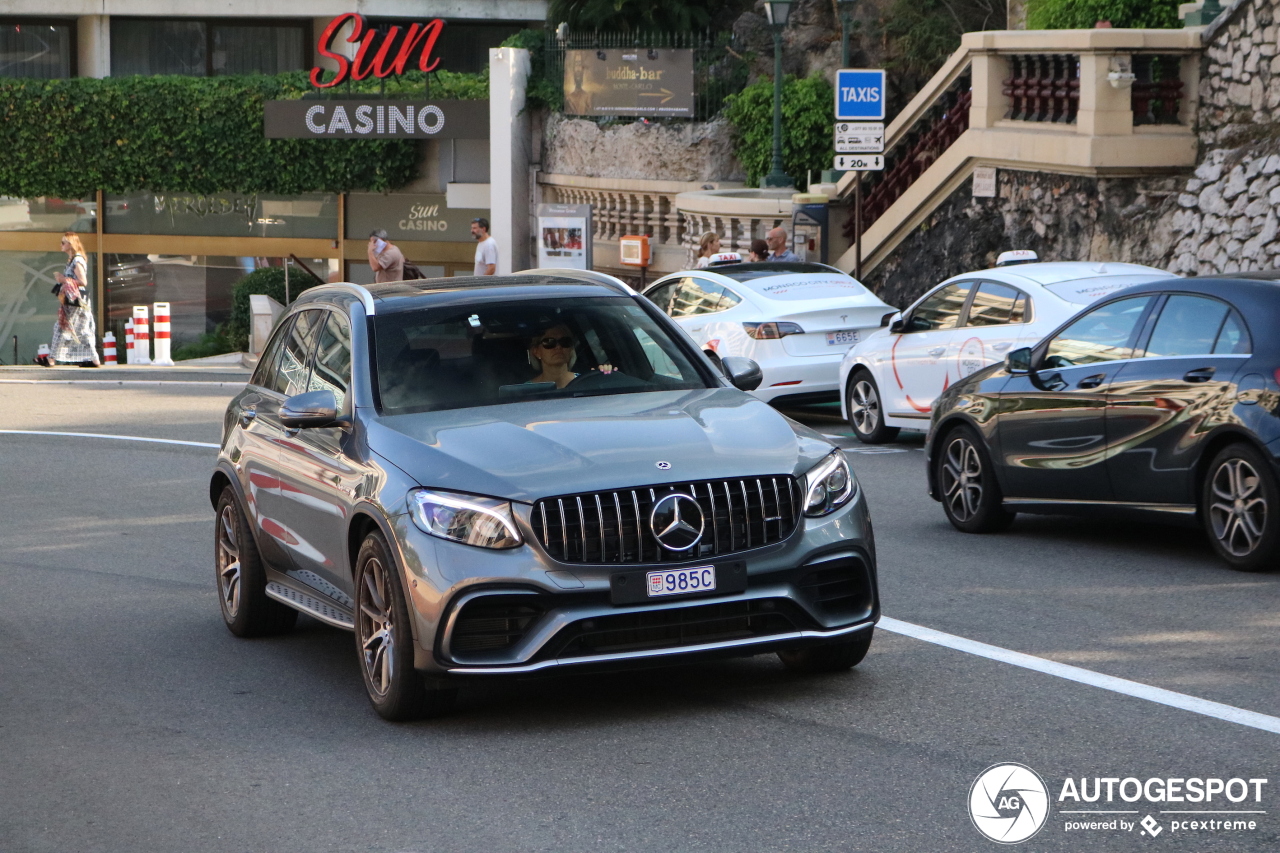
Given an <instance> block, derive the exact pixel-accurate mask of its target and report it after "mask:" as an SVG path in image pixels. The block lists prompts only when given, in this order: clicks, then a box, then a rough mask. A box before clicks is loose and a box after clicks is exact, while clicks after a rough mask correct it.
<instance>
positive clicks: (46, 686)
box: [0, 385, 1280, 853]
mask: <svg viewBox="0 0 1280 853" xmlns="http://www.w3.org/2000/svg"><path fill="white" fill-rule="evenodd" d="M231 393H233V392H232V390H231V389H225V388H216V389H215V388H192V387H165V388H144V387H119V388H103V389H95V388H91V387H85V386H47V385H45V386H22V385H0V429H8V430H37V431H48V430H57V431H69V432H95V433H112V434H121V435H136V436H150V437H161V438H172V439H179V440H188V441H200V442H216V441H217V440H218V427H217V418H218V416H219V414H220V412H221V410H222V408H223V406H224V405H225V401H226V400H227V398H228V397H229V396H230V394H231ZM804 419H805V420H806V421H807V422H809V423H811V424H813V425H814V426H817V427H818V428H819V429H822V430H823V431H826V432H831V433H847V429H844V428H842V426H841V424H839V423H838V422H837V421H835V420H832V419H829V418H827V417H825V416H824V415H823V414H821V413H820V412H819V413H815V412H808V413H806V414H805V415H804ZM842 443H843V444H844V445H845V446H847V447H849V448H851V449H852V450H855V451H857V450H860V448H859V447H858V446H857V445H856V443H854V442H852V441H843V442H842ZM919 448H920V441H919V438H918V437H915V438H914V439H913V438H912V437H910V436H907V438H906V439H905V440H904V441H903V442H901V443H900V444H897V445H893V446H890V447H888V448H884V449H882V450H881V451H880V452H876V453H864V452H856V453H854V454H853V455H852V457H851V458H852V459H853V462H854V465H855V469H856V471H857V473H858V476H859V477H860V479H861V481H862V484H863V487H864V489H865V492H866V496H867V499H868V500H869V501H870V503H871V508H872V514H873V517H874V519H875V523H876V532H877V542H878V546H879V552H880V579H881V584H882V599H883V606H884V612H885V614H886V615H887V616H891V617H894V618H896V619H899V620H904V621H906V622H910V623H915V624H918V625H924V626H927V627H930V628H934V629H937V630H940V631H945V632H949V633H952V634H955V635H959V636H962V637H967V638H970V639H973V640H979V641H982V642H985V643H990V644H994V645H996V646H1001V647H1004V648H1007V649H1012V650H1016V651H1020V652H1025V653H1028V654H1031V655H1035V656H1038V657H1040V658H1044V659H1047V660H1052V661H1059V662H1064V663H1070V664H1074V665H1076V666H1081V667H1085V668H1087V669H1090V670H1094V671H1097V672H1101V673H1106V674H1110V675H1114V676H1118V677H1121V678H1125V679H1131V680H1133V681H1136V682H1141V683H1143V684H1148V685H1153V686H1156V687H1163V688H1167V689H1170V690H1174V691H1178V692H1180V693H1185V694H1190V695H1193V696H1198V697H1202V698H1205V699H1210V700H1214V701H1217V702H1221V703H1226V704H1228V705H1232V706H1237V707H1240V708H1244V709H1248V710H1251V711H1257V712H1261V713H1263V714H1274V713H1277V708H1278V707H1280V703H1277V698H1278V696H1280V687H1278V686H1277V685H1278V684H1280V679H1277V674H1278V670H1280V664H1278V663H1277V661H1280V656H1278V655H1277V646H1278V645H1280V642H1278V641H1277V639H1276V637H1277V630H1276V629H1277V628H1280V606H1278V605H1280V574H1261V575H1244V574H1238V573H1235V572H1233V571H1231V570H1229V569H1227V568H1225V567H1224V566H1223V565H1221V564H1219V563H1218V562H1217V561H1216V560H1215V559H1214V558H1213V556H1212V554H1211V553H1210V550H1209V548H1208V546H1207V545H1206V544H1205V543H1204V542H1203V541H1202V540H1201V538H1200V536H1199V535H1198V533H1197V532H1196V531H1194V530H1182V529H1179V528H1170V527H1158V526H1139V525H1133V524H1127V523H1125V524H1121V523H1114V524H1100V523H1097V522H1083V521H1074V520H1070V519H1062V518H1025V517H1024V518H1020V519H1019V520H1018V521H1017V522H1016V523H1015V524H1014V526H1013V528H1012V529H1011V530H1010V531H1009V532H1008V533H1004V534H1000V535H996V536H985V537H983V536H966V535H963V534H960V533H957V532H955V531H954V530H952V529H951V528H950V526H949V525H947V523H946V521H945V520H944V518H943V516H942V512H941V510H940V508H939V507H938V506H937V505H936V504H935V503H933V502H932V501H930V500H929V499H928V497H927V496H926V495H925V494H924V491H923V470H922V468H923V459H922V457H923V454H922V453H921V452H920V449H919ZM212 458H213V452H212V451H210V450H208V449H203V448H198V447H181V446H172V445H161V444H142V443H133V442H118V441H110V440H106V439H87V438H67V437H57V436H50V435H14V434H0V543H3V547H2V548H0V602H2V603H3V607H0V851H4V853H10V851H21V853H26V851H33V853H34V851H41V852H43V851H49V853H66V851H83V853H94V851H104V853H116V851H121V853H123V852H124V851H129V853H147V852H148V851H156V852H157V853H161V852H162V851H163V853H176V852H177V851H181V853H186V851H192V852H193V853H194V851H295V850H296V851H303V850H305V851H387V853H407V851H421V853H426V851H455V850H456V851H473V850H474V851H497V852H498V853H501V852H502V851H521V853H523V851H615V850H616V851H684V850H690V851H693V850H697V851H704V850H705V851H735V853H736V852H737V851H799V852H800V853H805V851H903V852H904V853H915V851H952V850H955V851H971V850H972V851H982V850H994V849H998V845H995V844H993V843H991V842H989V841H987V840H985V839H984V838H983V837H982V836H981V835H980V834H979V833H978V832H977V830H976V829H975V828H974V826H973V824H972V823H971V821H970V818H969V814H968V810H967V801H968V795H969V789H970V786H971V784H972V783H973V781H974V779H975V777H976V776H977V775H978V774H979V773H981V772H982V771H983V770H984V769H985V768H987V767H988V766H990V765H992V764H995V763H998V762H1006V761H1014V762H1021V763H1023V764H1026V765H1028V766H1030V767H1032V768H1034V769H1035V770H1036V771H1038V772H1039V773H1040V775H1041V776H1043V777H1044V778H1045V779H1046V780H1047V782H1048V786H1049V788H1050V794H1051V798H1053V799H1055V800H1056V797H1057V793H1058V790H1059V788H1060V786H1061V784H1062V780H1063V779H1064V778H1065V777H1068V776H1071V777H1075V778H1076V779H1079V777H1081V776H1088V777H1090V778H1092V777H1095V776H1100V777H1120V778H1123V777H1130V776H1132V777H1136V778H1139V779H1146V778H1148V777H1222V778H1230V777H1242V778H1245V779H1249V778H1267V779H1269V784H1268V785H1267V786H1265V787H1264V788H1263V798H1262V803H1261V804H1253V803H1252V798H1250V799H1251V801H1250V803H1247V804H1238V805H1237V804H1231V803H1225V804H1223V805H1218V804H1217V803H1215V805H1216V806H1217V807H1218V808H1226V807H1230V808H1232V809H1241V808H1246V807H1248V808H1250V809H1252V810H1258V811H1266V812H1267V814H1264V815H1256V816H1251V817H1252V819H1254V820H1256V821H1257V829H1256V830H1254V831H1247V832H1237V833H1224V832H1207V833H1206V832H1179V831H1175V830H1173V829H1172V828H1168V827H1167V826H1166V828H1164V829H1162V832H1161V834H1160V835H1159V836H1158V837H1156V838H1150V837H1147V836H1142V835H1140V834H1139V832H1138V831H1137V829H1135V830H1134V831H1131V832H1121V831H1101V830H1100V831H1094V832H1068V831H1066V830H1065V829H1064V823H1065V821H1066V820H1069V819H1071V816H1065V815H1060V814H1058V812H1059V811H1060V809H1066V808H1070V807H1071V804H1067V805H1063V806H1061V807H1059V805H1058V804H1057V803H1056V802H1055V803H1054V804H1053V809H1052V812H1053V813H1052V815H1051V816H1050V817H1049V819H1048V822H1047V825H1046V826H1045V828H1044V830H1042V831H1041V832H1040V833H1039V834H1038V835H1036V836H1035V837H1034V838H1033V839H1032V840H1031V841H1029V842H1027V843H1026V844H1023V845H1020V847H1021V849H1025V850H1036V851H1040V850H1054V851H1085V850H1087V851H1092V850H1098V851H1114V850H1128V849H1134V850H1138V849H1143V848H1147V847H1150V848H1151V849H1156V848H1163V849H1172V850H1188V851H1191V850H1194V851H1200V850H1223V851H1241V850H1245V851H1253V850H1257V851H1271V850H1275V849H1278V848H1280V814H1277V810H1278V809H1280V794H1278V793H1277V788H1280V770H1277V766H1276V765H1277V756H1280V750H1277V745H1278V744H1280V735H1277V734H1273V733H1270V732H1267V731H1261V730H1259V729H1256V728H1250V727H1247V726H1243V725H1238V724H1235V723H1231V722H1226V721H1224V720H1221V719H1215V718H1213V717H1210V716H1205V715H1202V714H1197V713H1192V712H1189V711H1185V710H1180V709H1177V708H1172V707H1167V706H1165V705H1161V704H1157V703H1154V702H1151V701H1146V700H1143V699H1139V698H1134V697H1132V696H1126V695H1120V694H1118V693H1115V692H1111V691H1108V690H1103V689H1099V688H1097V687H1093V686H1088V685H1084V684H1079V683H1075V682H1072V681H1069V680H1065V679H1062V678H1058V677H1055V676H1053V675H1048V674H1044V673H1041V672H1034V671H1028V670H1026V669H1022V668H1018V667H1015V666H1010V665H1008V664H1005V663H1000V662H997V661H992V660H988V659H984V658H981V657H976V656H973V655H971V654H966V653H964V652H961V651H957V650H954V649H950V648H944V647H941V646H939V645H935V644H931V643H925V642H921V641H919V640H915V639H911V638H908V637H905V636H902V635H899V634H894V633H891V632H889V631H884V630H881V631H879V632H878V633H877V635H876V640H875V643H874V644H873V646H872V650H871V653H870V654H869V655H868V657H867V659H866V660H865V661H864V662H863V664H862V665H860V666H859V667H858V668H857V669H856V670H854V671H853V672H851V673H848V674H842V675H836V676H824V677H802V676H795V675H791V674H789V673H786V672H784V671H783V669H782V668H781V666H780V665H779V663H778V662H777V660H776V659H775V658H773V657H768V656H761V657H756V658H749V659H743V660H738V661H731V662H726V663H717V664H709V665H701V666H688V667H680V668H674V669H665V670H653V671H645V672H641V673H638V674H637V673H631V674H627V675H625V676H603V677H602V676H593V677H583V676H577V677H558V678H555V679H545V680H538V681H525V682H500V683H499V682H495V683H489V684H484V685H478V686H475V687H472V688H469V689H467V690H465V691H464V692H463V695H462V701H461V703H460V708H459V710H458V712H457V713H456V714H454V715H453V716H450V717H448V718H446V719H443V720H438V721H433V722H422V723H415V724H407V725H394V724H389V723H386V722H383V721H382V720H381V719H380V718H378V717H377V716H376V715H375V714H374V713H373V711H372V710H371V709H370V708H369V705H368V702H367V700H366V698H365V695H364V689H363V686H362V685H361V681H360V675H359V671H358V669H357V662H356V658H355V655H354V651H353V643H352V637H351V635H350V634H347V633H344V632H341V631H337V630H334V629H331V628H328V627H325V626H322V625H320V624H318V623H316V622H313V621H311V620H309V619H306V618H303V619H301V620H300V624H299V630H297V631H296V632H295V633H293V634H291V635H289V636H287V637H281V638H274V639H266V640H254V641H244V640H238V639H236V638H234V637H232V636H231V635H230V634H229V633H228V632H227V631H226V629H225V628H224V627H223V626H222V624H221V619H220V616H219V613H218V604H217V599H216V592H215V587H214V579H213V572H212V569H211V558H212V537H213V523H212V522H213V516H212V510H211V508H210V506H209V502H208V497H207V480H208V473H209V470H210V465H211V461H212ZM1087 806H1089V804H1083V806H1076V808H1081V807H1087ZM1094 807H1095V808H1098V807H1104V806H1096V805H1095V806H1094ZM1204 807H1205V806H1203V805H1200V806H1196V805H1190V804H1189V805H1185V806H1181V807H1179V806H1169V805H1164V806H1161V805H1150V804H1145V803H1141V802H1140V803H1137V804H1135V805H1129V804H1125V803H1118V804H1116V805H1112V806H1111V808H1113V809H1138V810H1140V811H1139V812H1138V813H1136V814H1132V815H1128V816H1127V818H1126V819H1129V820H1135V819H1140V818H1141V817H1142V816H1143V815H1146V814H1154V815H1155V817H1157V818H1159V819H1160V820H1162V821H1163V822H1164V824H1166V825H1167V824H1168V821H1169V820H1171V819H1173V818H1172V816H1165V815H1161V814H1160V813H1159V811H1160V810H1161V809H1178V808H1183V809H1193V808H1204ZM1218 817H1221V816H1218Z"/></svg>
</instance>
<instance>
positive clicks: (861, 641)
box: [778, 628, 875, 673]
mask: <svg viewBox="0 0 1280 853" xmlns="http://www.w3.org/2000/svg"><path fill="white" fill-rule="evenodd" d="M874 631H875V629H874V628H867V629H866V630H864V631H859V632H858V633H857V634H855V635H854V636H853V639H851V640H836V641H833V642H829V643H822V644H821V645H817V646H809V647H807V648H803V649H792V650H790V651H782V652H778V659H779V660H781V661H782V665H783V666H785V667H786V668H787V669H789V670H791V671H792V672H807V673H816V672H844V671H845V670H846V669H852V668H853V667H855V666H857V665H858V664H860V663H862V659H863V658H865V657H866V656H867V652H868V651H869V650H870V648H871V635H872V632H874Z"/></svg>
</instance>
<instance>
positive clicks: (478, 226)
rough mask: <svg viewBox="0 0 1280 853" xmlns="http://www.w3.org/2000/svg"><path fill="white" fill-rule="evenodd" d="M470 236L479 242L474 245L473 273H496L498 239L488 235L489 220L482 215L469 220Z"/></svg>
mask: <svg viewBox="0 0 1280 853" xmlns="http://www.w3.org/2000/svg"><path fill="white" fill-rule="evenodd" d="M471 236H472V237H475V238H476V239H477V240H479V241H480V242H479V243H478V244H477V245H476V267H475V270H474V274H475V275H497V274H498V241H497V240H495V239H493V238H492V237H490V236H489V220H487V219H485V218H484V217H483V216H479V217H476V218H475V219H473V220H471Z"/></svg>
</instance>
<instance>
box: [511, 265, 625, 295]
mask: <svg viewBox="0 0 1280 853" xmlns="http://www.w3.org/2000/svg"><path fill="white" fill-rule="evenodd" d="M512 275H558V276H560V277H562V278H576V279H577V280H578V281H589V282H591V283H592V284H603V285H604V286H606V287H612V288H613V289H615V290H621V291H622V292H623V293H625V294H627V295H628V296H636V295H637V294H636V292H635V291H634V290H632V289H631V285H629V284H627V283H626V282H625V281H623V280H622V279H620V278H615V277H614V276H611V275H609V274H607V273H602V272H596V271H595V270H573V269H560V268H559V267H542V268H541V269H532V270H520V271H519V272H515V273H512Z"/></svg>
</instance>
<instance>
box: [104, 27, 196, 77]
mask: <svg viewBox="0 0 1280 853" xmlns="http://www.w3.org/2000/svg"><path fill="white" fill-rule="evenodd" d="M205 38H206V33H205V24H204V22H203V21H192V20H170V21H164V20H154V19H148V18H117V17H112V19H111V76H113V77H123V76H126V75H129V74H187V75H191V76H195V77H204V76H205V75H206V73H207V69H206V67H205V65H206V62H205Z"/></svg>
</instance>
